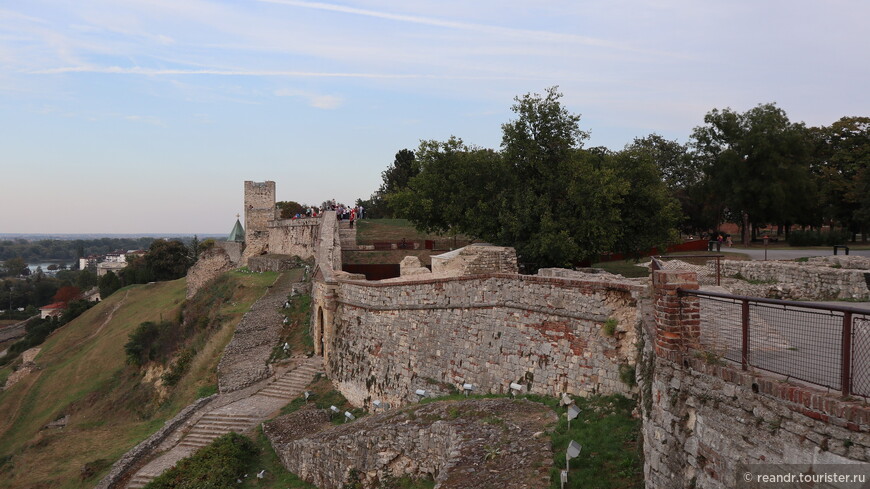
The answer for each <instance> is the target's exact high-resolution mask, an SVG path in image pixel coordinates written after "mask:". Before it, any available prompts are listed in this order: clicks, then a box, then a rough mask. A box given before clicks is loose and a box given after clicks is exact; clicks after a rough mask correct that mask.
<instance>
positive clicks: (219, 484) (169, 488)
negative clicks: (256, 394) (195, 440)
mask: <svg viewBox="0 0 870 489" xmlns="http://www.w3.org/2000/svg"><path fill="white" fill-rule="evenodd" d="M257 453H258V449H257V446H256V445H254V442H252V441H251V440H250V439H248V438H247V437H244V436H242V435H239V434H237V433H227V434H226V435H223V436H221V437H220V438H218V439H216V440H215V441H214V442H212V443H211V444H210V445H208V446H205V447H203V448H201V449H200V450H198V451H197V452H196V453H194V454H193V455H192V456H190V457H188V458H185V459H183V460H181V461H180V462H178V464H176V465H175V467H173V468H171V469H169V470H167V471H166V472H164V473H163V474H162V475H160V476H159V477H157V478H156V479H154V480H153V481H151V482H150V483H149V484H148V485H147V486H145V487H146V488H147V489H204V488H223V487H235V486H237V485H238V484H237V483H236V480H238V479H239V478H244V475H245V469H246V468H247V467H248V465H250V464H251V462H252V461H253V459H254V457H255V456H256V455H257Z"/></svg>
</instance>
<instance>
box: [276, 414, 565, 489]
mask: <svg viewBox="0 0 870 489" xmlns="http://www.w3.org/2000/svg"><path fill="white" fill-rule="evenodd" d="M493 420H498V421H499V422H498V423H494V422H492V421H493ZM555 422H556V414H555V413H554V412H553V411H552V410H551V409H549V408H547V407H546V406H544V405H542V404H537V403H534V402H531V401H527V400H520V401H512V400H510V399H504V398H502V399H474V400H468V401H458V402H457V401H442V402H436V403H429V404H425V405H421V406H414V407H409V408H405V409H403V410H393V411H389V412H385V413H381V414H374V415H371V416H366V417H365V418H362V419H358V420H356V421H354V422H351V423H346V424H342V425H338V426H335V425H331V424H329V415H328V414H327V412H326V411H320V410H314V409H304V410H301V411H297V412H295V413H292V414H290V415H287V416H283V417H279V418H278V419H276V420H274V421H272V422H270V423H267V424H265V425H264V426H263V433H264V434H265V435H266V436H267V437H268V438H269V440H270V442H271V443H272V446H273V447H274V448H275V452H276V453H277V455H278V457H279V458H280V460H281V463H282V464H283V465H284V467H286V468H287V469H288V470H290V471H291V472H293V473H294V474H296V475H297V476H298V477H299V478H300V479H303V480H305V481H308V482H310V483H312V484H315V485H316V486H317V487H319V488H321V489H338V488H342V487H349V486H351V485H352V484H353V485H354V487H365V488H375V487H385V485H383V483H384V482H386V480H388V479H389V478H401V477H404V476H410V477H411V478H413V479H429V480H434V482H435V484H436V485H437V487H440V488H442V489H467V488H501V489H525V488H530V487H548V486H549V477H548V475H549V470H548V468H549V467H550V466H551V465H552V460H553V452H552V448H551V443H550V440H549V438H548V437H546V436H541V434H542V432H543V431H544V430H547V429H548V428H549V427H550V426H551V425H552V424H553V423H555ZM488 447H499V448H500V450H499V453H498V456H497V457H487V448H488ZM352 473H355V474H356V481H351V480H350V479H351V474H352ZM357 484H358V485H357Z"/></svg>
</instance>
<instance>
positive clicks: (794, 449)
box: [637, 270, 870, 489]
mask: <svg viewBox="0 0 870 489" xmlns="http://www.w3.org/2000/svg"><path fill="white" fill-rule="evenodd" d="M653 286H654V302H655V304H654V308H655V313H654V318H655V324H647V325H646V326H647V327H644V328H643V329H642V330H641V331H642V332H643V333H642V334H643V336H644V338H643V342H642V344H643V345H644V347H643V360H642V361H641V362H639V364H638V369H637V377H638V380H639V385H640V392H641V406H642V414H643V419H644V423H643V431H644V458H645V467H644V470H645V480H646V487H648V488H650V489H670V488H674V489H677V488H680V489H682V488H699V489H725V488H733V487H737V486H738V479H737V478H738V477H741V476H743V472H741V471H739V469H740V465H741V464H800V465H804V466H807V467H808V466H810V465H818V464H841V463H856V462H870V434H868V430H870V407H868V406H867V405H866V404H864V403H860V402H857V401H850V400H844V399H842V398H841V397H840V396H839V395H837V394H832V393H828V392H826V391H824V390H821V389H817V388H813V387H808V386H805V385H799V384H796V383H790V382H785V381H784V380H782V379H778V378H774V377H773V376H771V375H769V374H765V373H764V372H760V371H758V372H756V371H752V370H751V369H750V370H747V371H743V370H741V369H740V366H739V365H735V364H731V363H728V362H726V361H722V360H716V359H713V360H710V359H709V358H708V357H705V356H704V355H703V354H701V353H699V352H698V351H697V350H695V346H696V345H697V338H698V335H699V333H700V331H699V327H700V325H701V324H703V323H702V322H701V321H700V316H699V314H700V309H699V308H698V303H697V299H696V298H692V297H691V296H682V297H681V296H680V295H679V294H678V293H677V289H678V288H684V289H692V288H697V287H698V284H697V280H696V279H695V277H694V273H692V272H679V271H670V270H669V271H656V272H654V275H653Z"/></svg>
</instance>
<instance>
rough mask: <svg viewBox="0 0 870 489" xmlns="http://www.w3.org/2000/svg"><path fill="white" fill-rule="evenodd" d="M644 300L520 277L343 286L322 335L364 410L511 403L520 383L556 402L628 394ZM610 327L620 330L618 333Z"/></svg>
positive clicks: (597, 285)
mask: <svg viewBox="0 0 870 489" xmlns="http://www.w3.org/2000/svg"><path fill="white" fill-rule="evenodd" d="M643 291H644V287H642V286H638V285H636V284H629V283H621V284H620V283H605V282H593V281H578V280H566V279H559V278H544V277H536V276H525V275H511V274H490V275H478V276H467V277H456V278H447V279H429V280H420V281H406V282H403V283H379V282H364V281H344V280H341V279H339V284H338V287H337V289H336V291H335V299H334V300H335V304H336V306H335V308H336V310H335V313H334V316H333V318H332V321H331V325H330V324H329V321H327V324H326V328H325V331H324V334H323V336H324V340H325V341H324V343H325V345H326V347H325V348H326V350H327V355H326V363H327V370H328V373H329V375H330V378H332V379H333V381H334V382H335V383H336V384H337V385H338V387H339V388H340V390H341V391H342V393H343V394H344V395H345V396H346V397H347V398H348V399H349V400H350V401H351V402H352V403H354V404H355V405H362V404H366V403H368V402H369V401H370V399H386V400H389V401H391V402H396V403H400V404H401V403H404V402H408V401H416V400H417V397H416V395H415V394H414V391H415V390H417V389H424V390H426V391H430V392H433V393H434V392H442V393H446V392H448V391H449V386H457V385H461V384H462V383H472V384H474V385H475V386H476V388H477V389H478V391H479V392H501V393H506V392H507V391H508V385H509V384H510V383H511V382H517V383H520V384H522V385H523V386H524V391H526V392H532V393H537V394H547V395H559V394H561V393H563V392H568V393H571V394H577V395H588V394H592V393H605V394H609V393H616V392H619V393H629V392H630V388H629V387H628V386H627V385H626V384H625V383H624V382H623V381H622V380H620V365H625V366H624V367H622V368H623V370H625V369H628V368H629V367H628V366H629V365H633V364H634V361H635V349H634V342H635V339H636V336H635V331H636V325H637V322H638V321H639V313H638V308H637V302H638V298H639V296H640V295H641V294H642V293H643ZM608 319H614V320H616V321H617V326H616V327H615V329H614V330H613V331H612V332H610V333H608V332H607V331H605V328H604V327H603V323H604V322H605V321H606V320H608ZM314 324H317V322H315V323H314ZM330 327H331V328H332V330H331V331H330ZM316 341H317V339H316Z"/></svg>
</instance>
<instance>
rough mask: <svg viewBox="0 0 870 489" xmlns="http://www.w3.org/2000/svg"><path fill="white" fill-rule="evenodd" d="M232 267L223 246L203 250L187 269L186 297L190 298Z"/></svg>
mask: <svg viewBox="0 0 870 489" xmlns="http://www.w3.org/2000/svg"><path fill="white" fill-rule="evenodd" d="M232 269H233V263H232V260H231V259H230V256H229V255H228V254H227V252H226V250H224V249H223V248H219V247H215V248H212V249H210V250H206V251H204V252H203V253H202V254H201V255H200V256H199V259H198V260H197V261H196V263H195V264H194V265H193V266H192V267H190V269H189V270H188V271H187V298H188V299H190V298H191V297H193V296H194V295H196V293H197V291H199V290H200V289H201V288H203V287H204V286H205V285H206V284H207V283H209V282H211V281H212V280H214V279H216V278H217V277H218V276H220V275H221V274H223V273H224V272H227V271H229V270H232Z"/></svg>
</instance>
